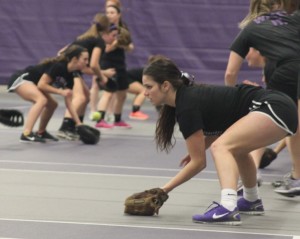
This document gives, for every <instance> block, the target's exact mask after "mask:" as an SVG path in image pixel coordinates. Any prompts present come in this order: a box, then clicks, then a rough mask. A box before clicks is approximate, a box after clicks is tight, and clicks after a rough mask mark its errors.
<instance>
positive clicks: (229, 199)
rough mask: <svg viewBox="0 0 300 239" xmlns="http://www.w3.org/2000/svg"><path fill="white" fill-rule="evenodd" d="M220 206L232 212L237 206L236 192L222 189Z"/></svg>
mask: <svg viewBox="0 0 300 239" xmlns="http://www.w3.org/2000/svg"><path fill="white" fill-rule="evenodd" d="M221 205H222V206H223V207H225V208H226V209H228V210H229V211H233V210H234V209H235V208H236V206H237V192H236V191H235V190H233V189H230V188H225V189H222V191H221Z"/></svg>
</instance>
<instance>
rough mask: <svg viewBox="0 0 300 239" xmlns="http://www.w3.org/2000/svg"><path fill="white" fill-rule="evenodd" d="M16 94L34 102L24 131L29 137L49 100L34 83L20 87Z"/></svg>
mask: <svg viewBox="0 0 300 239" xmlns="http://www.w3.org/2000/svg"><path fill="white" fill-rule="evenodd" d="M15 92H16V93H17V94H18V95H19V96H21V97H22V98H23V99H24V100H27V101H30V102H33V105H32V107H31V108H30V110H29V112H28V115H27V119H26V122H25V125H24V130H23V132H24V134H25V135H27V134H30V133H31V132H32V130H33V127H34V125H35V123H36V121H37V119H38V117H39V116H40V115H41V113H42V111H43V109H44V107H45V106H46V104H47V98H46V97H45V95H44V94H43V93H42V92H41V91H40V90H39V89H38V88H37V86H36V85H35V84H33V83H24V84H22V85H20V86H19V87H18V88H17V89H16V90H15Z"/></svg>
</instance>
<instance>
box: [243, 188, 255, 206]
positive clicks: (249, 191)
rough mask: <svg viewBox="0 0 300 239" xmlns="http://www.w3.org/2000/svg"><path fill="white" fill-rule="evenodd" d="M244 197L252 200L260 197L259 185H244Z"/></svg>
mask: <svg viewBox="0 0 300 239" xmlns="http://www.w3.org/2000/svg"><path fill="white" fill-rule="evenodd" d="M243 197H244V198H245V199H246V200H247V201H250V202H255V201H256V200H257V199H259V196H258V187H257V186H255V187H253V188H245V187H244V194H243Z"/></svg>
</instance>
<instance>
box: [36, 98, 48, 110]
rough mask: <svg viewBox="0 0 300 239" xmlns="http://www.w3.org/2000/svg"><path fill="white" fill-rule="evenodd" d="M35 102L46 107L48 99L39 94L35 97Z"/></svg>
mask: <svg viewBox="0 0 300 239" xmlns="http://www.w3.org/2000/svg"><path fill="white" fill-rule="evenodd" d="M36 104H39V105H41V106H42V107H46V106H47V104H48V99H47V98H46V97H44V96H41V97H39V98H38V99H37V101H36Z"/></svg>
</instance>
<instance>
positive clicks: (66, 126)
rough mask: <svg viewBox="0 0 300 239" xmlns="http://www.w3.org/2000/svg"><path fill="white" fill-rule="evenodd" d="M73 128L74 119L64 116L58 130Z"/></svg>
mask: <svg viewBox="0 0 300 239" xmlns="http://www.w3.org/2000/svg"><path fill="white" fill-rule="evenodd" d="M72 129H75V121H74V120H73V119H72V118H68V117H65V118H64V119H63V122H62V125H61V126H60V129H59V130H72Z"/></svg>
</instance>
